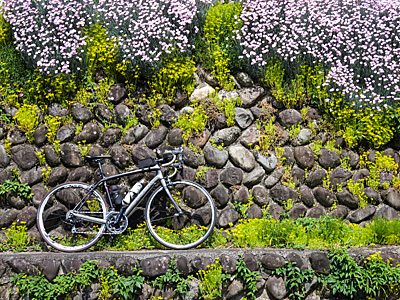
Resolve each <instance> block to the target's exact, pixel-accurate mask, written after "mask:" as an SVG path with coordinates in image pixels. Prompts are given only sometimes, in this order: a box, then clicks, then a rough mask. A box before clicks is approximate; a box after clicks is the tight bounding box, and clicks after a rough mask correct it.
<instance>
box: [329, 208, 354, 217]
mask: <svg viewBox="0 0 400 300" xmlns="http://www.w3.org/2000/svg"><path fill="white" fill-rule="evenodd" d="M348 214H349V209H348V208H347V206H344V205H338V206H337V207H336V208H335V209H334V210H332V212H331V213H330V214H329V215H330V216H331V217H332V218H335V219H341V220H344V219H345V218H346V217H347V215H348Z"/></svg>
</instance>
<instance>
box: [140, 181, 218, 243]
mask: <svg viewBox="0 0 400 300" xmlns="http://www.w3.org/2000/svg"><path fill="white" fill-rule="evenodd" d="M167 187H168V189H169V191H170V192H171V194H172V195H173V198H174V199H175V200H176V202H177V203H178V205H179V206H180V208H181V209H182V210H183V211H184V215H181V216H177V215H176V214H177V210H176V208H175V207H174V205H173V204H172V201H171V200H170V199H169V198H168V196H167V194H166V192H165V190H164V188H163V187H162V186H160V187H159V188H157V189H156V190H155V191H154V192H153V193H152V194H151V196H150V198H149V200H148V202H147V204H146V210H145V220H146V224H147V228H148V230H149V231H150V234H151V235H152V236H153V237H154V238H155V239H156V241H158V242H159V243H160V244H161V245H164V246H165V247H168V248H171V249H175V250H184V249H190V248H194V247H196V246H198V245H200V244H201V243H203V242H204V241H205V240H206V239H207V238H208V237H209V236H210V234H211V233H212V231H213V228H214V226H215V220H216V208H215V204H214V201H213V199H212V197H211V196H210V194H209V193H208V192H207V190H206V189H204V188H203V187H202V186H201V185H199V184H197V183H195V182H191V181H186V180H178V181H173V182H170V183H167Z"/></svg>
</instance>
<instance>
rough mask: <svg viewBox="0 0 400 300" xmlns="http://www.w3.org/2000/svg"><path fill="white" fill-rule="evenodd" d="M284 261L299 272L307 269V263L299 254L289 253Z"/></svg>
mask: <svg viewBox="0 0 400 300" xmlns="http://www.w3.org/2000/svg"><path fill="white" fill-rule="evenodd" d="M286 260H288V261H290V262H291V263H293V264H294V265H296V267H298V268H299V269H300V270H301V271H304V270H306V269H307V268H308V266H307V262H306V261H305V260H304V259H303V258H302V257H301V256H300V255H299V254H297V253H295V252H289V253H288V255H287V257H286Z"/></svg>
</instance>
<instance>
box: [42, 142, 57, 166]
mask: <svg viewBox="0 0 400 300" xmlns="http://www.w3.org/2000/svg"><path fill="white" fill-rule="evenodd" d="M43 150H44V155H45V158H46V163H47V164H48V165H49V166H50V167H52V168H53V167H57V166H59V165H60V163H61V158H60V156H59V154H58V153H57V152H56V151H55V149H54V146H52V145H46V146H44V148H43Z"/></svg>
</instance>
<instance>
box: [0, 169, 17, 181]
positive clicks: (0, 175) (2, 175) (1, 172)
mask: <svg viewBox="0 0 400 300" xmlns="http://www.w3.org/2000/svg"><path fill="white" fill-rule="evenodd" d="M13 177H14V175H13V173H11V171H10V170H6V169H1V168H0V184H3V183H4V182H6V181H7V180H12V179H13Z"/></svg>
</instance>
